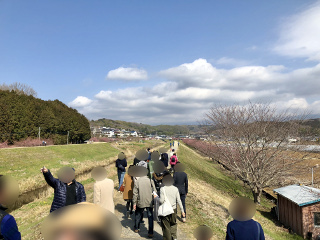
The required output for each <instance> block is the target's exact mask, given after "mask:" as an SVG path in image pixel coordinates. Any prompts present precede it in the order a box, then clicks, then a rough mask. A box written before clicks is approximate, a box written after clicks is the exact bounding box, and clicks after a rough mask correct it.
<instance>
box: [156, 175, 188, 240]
mask: <svg viewBox="0 0 320 240" xmlns="http://www.w3.org/2000/svg"><path fill="white" fill-rule="evenodd" d="M173 182H174V180H173V177H172V176H171V175H167V176H165V177H163V179H162V183H163V184H164V186H163V187H162V188H160V204H163V203H164V201H165V195H166V196H167V199H168V200H169V202H170V204H171V206H172V208H173V211H174V213H172V214H170V215H168V216H160V217H159V218H160V221H161V227H162V232H163V240H171V239H177V203H178V205H179V207H180V210H181V213H182V216H183V217H185V212H184V209H183V206H182V202H181V199H180V194H179V190H178V188H177V187H175V186H173Z"/></svg>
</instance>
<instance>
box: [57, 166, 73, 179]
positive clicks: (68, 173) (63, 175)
mask: <svg viewBox="0 0 320 240" xmlns="http://www.w3.org/2000/svg"><path fill="white" fill-rule="evenodd" d="M58 177H59V179H60V181H62V182H64V183H70V182H72V180H73V179H74V178H75V172H74V170H73V169H72V168H70V167H63V168H61V169H60V170H59V172H58Z"/></svg>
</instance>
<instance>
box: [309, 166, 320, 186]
mask: <svg viewBox="0 0 320 240" xmlns="http://www.w3.org/2000/svg"><path fill="white" fill-rule="evenodd" d="M318 167H319V164H316V165H315V166H313V167H312V168H311V178H312V180H311V186H312V187H313V169H314V168H318Z"/></svg>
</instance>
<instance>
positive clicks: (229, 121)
mask: <svg viewBox="0 0 320 240" xmlns="http://www.w3.org/2000/svg"><path fill="white" fill-rule="evenodd" d="M305 116H306V114H303V115H300V116H298V115H297V114H292V113H290V111H289V110H285V111H278V110H277V109H276V107H274V106H272V105H271V104H258V103H249V104H248V105H244V106H239V105H231V106H222V105H218V106H214V107H212V108H211V109H210V110H209V111H208V113H207V114H206V117H205V124H206V125H207V126H208V128H207V129H210V130H209V131H208V134H209V136H210V138H211V141H210V142H211V144H212V145H211V146H212V148H211V151H210V152H211V154H212V157H213V159H215V160H217V161H219V162H220V163H222V164H223V165H224V166H225V167H226V168H227V169H229V170H230V171H232V173H233V174H234V175H235V176H236V177H238V178H239V179H240V180H242V181H243V182H244V183H246V184H247V185H248V186H249V188H250V190H251V191H252V194H253V197H254V201H255V202H256V203H260V197H261V193H262V189H263V188H266V187H269V186H275V185H281V184H284V183H285V182H286V181H287V180H288V179H289V178H290V177H292V176H293V175H294V171H293V169H294V167H295V166H296V164H297V163H299V162H301V161H302V160H303V159H304V156H301V154H300V155H297V154H295V152H296V151H298V148H290V149H288V141H287V140H288V138H289V137H297V135H298V132H299V125H300V123H301V121H302V120H303V119H304V118H305Z"/></svg>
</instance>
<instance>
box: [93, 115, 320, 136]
mask: <svg viewBox="0 0 320 240" xmlns="http://www.w3.org/2000/svg"><path fill="white" fill-rule="evenodd" d="M303 125H306V126H309V127H311V128H312V129H313V130H316V131H317V132H318V131H319V129H320V118H316V119H308V120H305V121H304V123H303ZM90 126H91V127H110V128H118V129H126V130H135V131H137V132H142V133H145V134H147V135H149V134H152V135H168V136H173V135H197V134H203V133H204V126H202V125H157V126H151V125H148V124H143V123H135V122H126V121H120V120H111V119H106V118H102V119H99V120H92V121H90Z"/></svg>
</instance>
